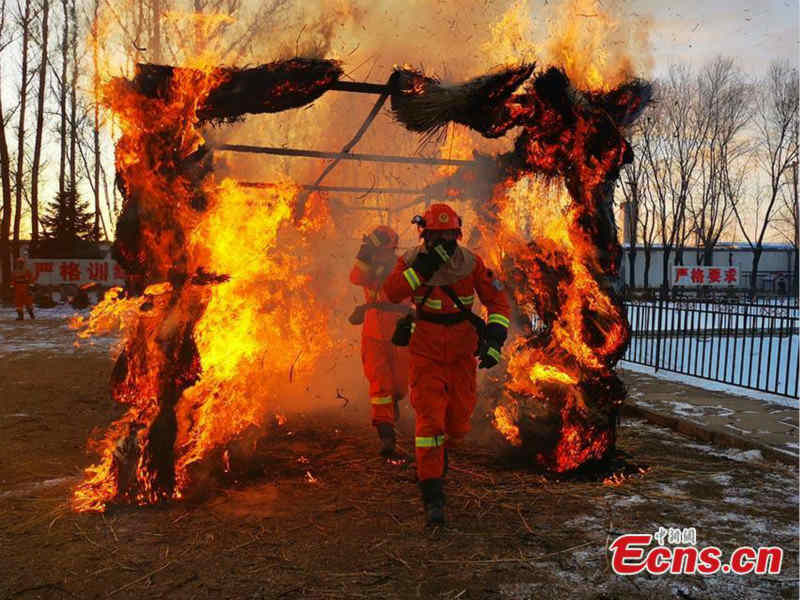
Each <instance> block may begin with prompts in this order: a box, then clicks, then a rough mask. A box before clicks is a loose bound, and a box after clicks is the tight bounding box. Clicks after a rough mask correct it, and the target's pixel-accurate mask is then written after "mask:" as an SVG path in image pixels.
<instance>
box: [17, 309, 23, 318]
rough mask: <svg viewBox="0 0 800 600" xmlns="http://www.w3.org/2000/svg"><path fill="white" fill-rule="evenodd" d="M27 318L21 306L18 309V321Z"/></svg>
mask: <svg viewBox="0 0 800 600" xmlns="http://www.w3.org/2000/svg"><path fill="white" fill-rule="evenodd" d="M24 320H25V313H24V312H22V309H21V308H18V309H17V321H24Z"/></svg>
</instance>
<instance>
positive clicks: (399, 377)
mask: <svg viewBox="0 0 800 600" xmlns="http://www.w3.org/2000/svg"><path fill="white" fill-rule="evenodd" d="M397 243H398V236H397V233H395V231H394V230H393V229H391V228H390V227H387V226H385V225H381V226H379V227H376V228H375V229H374V230H373V231H372V232H371V233H370V234H369V235H366V236H364V243H363V244H361V248H360V249H359V251H358V254H357V255H356V263H355V265H354V266H353V269H352V271H351V272H350V281H351V282H352V283H354V284H355V285H359V286H362V287H363V288H364V297H365V300H366V303H365V304H361V305H360V306H357V307H356V309H355V311H354V312H353V314H352V315H351V316H350V322H351V323H352V324H354V325H359V324H361V323H363V324H364V326H363V328H362V330H361V362H362V364H363V365H364V375H365V376H366V378H367V380H368V381H369V398H370V406H371V410H372V425H373V426H374V427H375V428H376V429H377V431H378V437H379V438H380V440H381V450H380V453H381V455H382V456H384V457H385V458H402V454H401V453H399V452H398V450H397V447H396V439H397V438H396V433H395V422H396V421H397V417H398V403H399V401H400V400H402V399H403V398H404V397H405V395H406V393H407V391H408V351H407V350H406V349H405V348H400V347H398V346H395V345H394V344H392V341H391V340H392V334H393V333H394V330H395V325H396V323H397V320H398V319H399V318H400V317H401V316H402V315H403V314H406V313H407V312H408V306H407V305H405V304H393V303H391V302H389V301H388V299H387V298H386V295H385V294H384V292H383V290H382V289H381V287H382V285H383V282H384V281H385V280H386V277H388V275H389V273H391V272H392V268H393V267H394V265H395V263H396V262H397V256H396V255H395V251H396V249H397Z"/></svg>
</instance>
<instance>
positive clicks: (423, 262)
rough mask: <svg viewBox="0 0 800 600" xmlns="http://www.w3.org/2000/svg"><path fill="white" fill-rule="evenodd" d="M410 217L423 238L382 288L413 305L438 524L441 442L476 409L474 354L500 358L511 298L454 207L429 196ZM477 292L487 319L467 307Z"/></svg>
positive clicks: (453, 436)
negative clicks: (474, 248) (473, 247)
mask: <svg viewBox="0 0 800 600" xmlns="http://www.w3.org/2000/svg"><path fill="white" fill-rule="evenodd" d="M413 222H415V223H417V225H418V226H419V228H420V237H421V238H422V239H423V244H422V245H420V246H419V247H417V248H413V249H412V250H410V251H408V252H407V253H406V254H405V255H404V256H403V257H402V258H400V259H399V261H398V262H397V265H396V266H395V269H394V271H392V274H391V275H390V276H389V278H388V279H387V280H386V283H384V285H383V291H384V292H385V293H386V297H387V298H388V299H389V300H391V301H392V302H400V301H401V300H403V299H404V298H407V297H408V296H412V297H413V299H414V304H415V305H416V307H417V311H416V319H415V321H414V322H413V324H411V325H410V328H411V331H412V333H411V336H410V341H409V350H410V366H411V370H410V381H411V405H412V406H413V407H414V411H415V413H416V440H415V446H416V457H417V475H418V477H419V485H420V489H421V491H422V499H423V502H424V504H425V516H426V520H427V523H428V524H430V525H435V524H439V523H443V522H444V490H443V483H444V475H445V473H446V470H447V453H446V448H447V447H452V446H454V445H456V444H457V443H458V442H460V441H461V440H462V439H463V438H464V436H465V435H466V434H467V433H468V432H469V429H470V418H471V416H472V411H473V410H474V409H475V401H476V398H475V379H476V366H477V363H478V361H477V360H476V358H475V357H476V356H478V358H479V359H480V367H481V368H487V369H488V368H491V367H493V366H495V365H496V364H497V363H498V362H499V361H500V350H501V348H502V346H503V343H504V342H505V340H506V336H507V334H508V326H509V315H510V306H509V302H508V299H507V297H506V294H505V292H503V286H502V285H501V283H500V281H499V280H498V279H497V278H496V277H495V275H494V273H492V271H490V270H489V269H487V268H486V266H485V265H484V263H483V261H482V260H481V258H480V257H478V256H477V255H475V254H473V253H472V252H470V251H469V250H467V249H466V248H463V247H461V246H459V245H458V240H459V239H460V238H461V218H460V217H459V216H458V215H457V214H456V213H455V211H454V210H453V209H452V208H450V207H449V206H448V205H446V204H432V205H431V206H430V208H428V210H427V211H426V212H425V215H424V216H423V217H415V218H414V221H413ZM475 293H477V294H478V298H479V299H480V301H481V302H482V303H483V304H484V305H485V306H486V308H487V310H488V320H487V321H488V322H487V323H484V322H483V320H482V319H481V318H480V317H478V316H477V315H476V314H474V313H473V312H472V305H473V302H474V299H475V296H474V294H475ZM479 330H480V332H481V338H479V334H478V331H479ZM400 337H402V336H396V340H399V338H400Z"/></svg>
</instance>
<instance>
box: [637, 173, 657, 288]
mask: <svg viewBox="0 0 800 600" xmlns="http://www.w3.org/2000/svg"><path fill="white" fill-rule="evenodd" d="M639 190H640V194H641V199H640V202H639V216H638V218H639V222H640V226H641V227H640V229H641V236H642V251H643V254H644V276H643V281H642V286H643V287H644V288H645V289H648V288H649V287H650V263H651V261H652V257H653V246H654V245H655V242H656V239H657V237H658V218H657V216H658V209H657V203H656V201H655V198H654V192H653V185H652V182H651V181H650V171H649V170H647V169H646V168H645V169H642V178H641V181H640V182H639Z"/></svg>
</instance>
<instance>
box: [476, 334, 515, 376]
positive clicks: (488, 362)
mask: <svg viewBox="0 0 800 600" xmlns="http://www.w3.org/2000/svg"><path fill="white" fill-rule="evenodd" d="M506 337H508V329H507V328H506V327H504V326H503V325H501V324H500V323H489V324H488V325H486V340H485V342H484V343H483V344H482V345H481V347H480V349H479V356H480V359H481V360H480V364H478V367H479V368H481V369H491V368H492V367H493V366H495V365H496V364H497V363H499V362H500V349H501V348H502V347H503V344H504V343H505V341H506Z"/></svg>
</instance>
